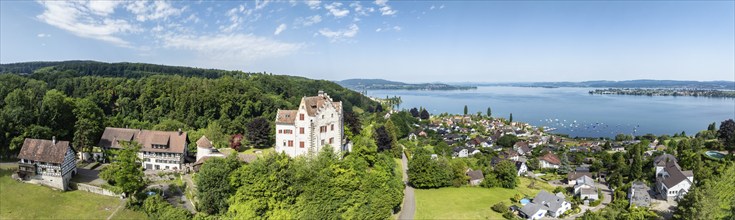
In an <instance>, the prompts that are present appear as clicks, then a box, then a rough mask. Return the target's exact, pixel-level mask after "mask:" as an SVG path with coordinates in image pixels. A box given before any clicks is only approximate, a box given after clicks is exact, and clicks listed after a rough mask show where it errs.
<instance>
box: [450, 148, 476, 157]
mask: <svg viewBox="0 0 735 220" xmlns="http://www.w3.org/2000/svg"><path fill="white" fill-rule="evenodd" d="M479 153H481V152H480V150H478V149H475V148H472V147H455V148H453V149H452V157H469V156H472V155H475V154H479Z"/></svg>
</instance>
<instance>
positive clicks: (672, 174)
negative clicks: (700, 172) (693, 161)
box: [662, 161, 691, 188]
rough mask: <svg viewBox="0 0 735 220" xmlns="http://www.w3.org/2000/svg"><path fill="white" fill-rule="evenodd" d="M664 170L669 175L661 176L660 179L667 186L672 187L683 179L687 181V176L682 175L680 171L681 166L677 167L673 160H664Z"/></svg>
mask: <svg viewBox="0 0 735 220" xmlns="http://www.w3.org/2000/svg"><path fill="white" fill-rule="evenodd" d="M664 171H666V172H667V173H669V177H667V178H663V181H662V182H663V184H664V185H666V187H667V188H671V187H674V186H676V185H678V184H679V183H681V182H683V181H689V179H687V176H686V175H684V172H682V171H681V168H679V165H678V164H676V162H674V161H669V162H666V166H665V167H664ZM689 172H691V171H689Z"/></svg>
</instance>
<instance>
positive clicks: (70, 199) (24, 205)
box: [0, 167, 145, 219]
mask: <svg viewBox="0 0 735 220" xmlns="http://www.w3.org/2000/svg"><path fill="white" fill-rule="evenodd" d="M12 172H13V170H11V169H9V168H8V167H2V170H0V219H106V218H107V217H108V216H110V215H111V214H112V213H113V212H114V211H115V209H116V208H117V207H118V206H119V205H120V204H121V203H122V200H120V199H119V198H115V197H110V196H103V195H97V194H94V193H89V192H83V191H66V192H62V191H58V190H53V189H51V188H49V187H45V186H39V185H34V184H29V183H20V182H17V181H15V180H13V179H11V178H10V175H11V174H12ZM114 217H115V218H116V219H144V218H145V216H144V214H143V213H140V212H135V211H131V210H125V209H124V207H123V208H122V209H120V211H118V213H116V215H115V216H114Z"/></svg>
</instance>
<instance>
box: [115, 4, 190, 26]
mask: <svg viewBox="0 0 735 220" xmlns="http://www.w3.org/2000/svg"><path fill="white" fill-rule="evenodd" d="M125 9H127V10H128V11H130V12H131V13H133V14H135V19H136V20H138V21H149V20H158V19H163V20H167V19H168V18H169V17H171V16H177V15H180V14H181V13H182V12H184V10H185V9H186V7H184V8H175V7H173V6H171V4H169V3H168V2H166V1H154V2H153V3H148V2H145V1H136V2H131V3H130V4H128V5H127V6H126V7H125Z"/></svg>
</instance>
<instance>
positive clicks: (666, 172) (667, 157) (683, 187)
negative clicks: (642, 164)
mask: <svg viewBox="0 0 735 220" xmlns="http://www.w3.org/2000/svg"><path fill="white" fill-rule="evenodd" d="M653 163H654V166H656V188H655V189H656V191H657V192H658V194H659V197H660V198H662V199H667V200H678V199H680V198H682V197H683V196H684V195H686V194H687V192H689V188H690V187H692V185H693V184H694V174H693V173H692V171H691V170H687V171H682V170H681V167H679V164H678V163H677V161H676V158H675V157H674V156H673V155H671V154H663V155H661V156H658V157H656V158H655V159H654V160H653Z"/></svg>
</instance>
